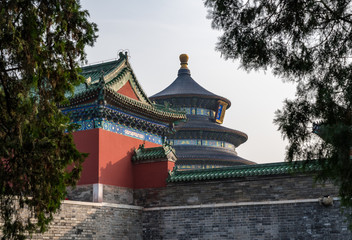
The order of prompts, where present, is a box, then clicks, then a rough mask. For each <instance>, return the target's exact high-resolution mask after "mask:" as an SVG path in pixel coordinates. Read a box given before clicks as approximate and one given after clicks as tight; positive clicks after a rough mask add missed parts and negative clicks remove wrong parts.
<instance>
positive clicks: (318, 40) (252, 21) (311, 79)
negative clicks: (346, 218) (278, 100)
mask: <svg viewBox="0 0 352 240" xmlns="http://www.w3.org/2000/svg"><path fill="white" fill-rule="evenodd" d="M205 6H206V7H208V9H209V17H210V18H211V19H212V26H213V27H214V28H216V29H220V30H222V31H223V33H222V36H221V37H220V38H219V42H218V44H217V50H219V51H220V52H221V53H222V55H223V56H224V57H225V59H240V63H241V66H242V67H243V68H244V69H246V70H253V69H254V70H257V69H265V70H266V69H268V68H269V69H271V70H272V71H273V73H274V74H275V75H277V76H279V77H281V78H282V79H284V80H285V81H292V82H296V83H297V91H296V99H294V100H285V102H284V107H283V109H282V110H278V111H277V112H276V117H275V120H274V122H275V123H276V124H278V127H279V130H280V131H281V132H282V134H283V136H284V137H286V138H287V139H288V141H289V145H288V147H287V153H286V159H287V160H288V161H295V160H313V159H315V160H318V161H319V163H320V166H321V169H322V171H321V172H319V173H317V178H318V179H319V180H323V181H325V180H331V181H333V182H334V183H335V184H337V185H338V186H339V195H340V197H341V203H342V205H344V206H348V207H351V206H352V160H351V159H350V147H351V146H352V132H351V125H352V109H351V104H352V62H351V56H352V55H351V53H352V4H351V1H347V0H260V1H256V0H248V1H247V0H246V1H243V0H206V1H205ZM313 128H314V130H315V131H313Z"/></svg>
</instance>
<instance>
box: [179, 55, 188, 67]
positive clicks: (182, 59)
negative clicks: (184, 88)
mask: <svg viewBox="0 0 352 240" xmlns="http://www.w3.org/2000/svg"><path fill="white" fill-rule="evenodd" d="M188 58H189V57H188V55H187V54H185V53H183V54H181V55H180V62H181V63H180V64H181V68H185V69H188V67H187V65H188Z"/></svg>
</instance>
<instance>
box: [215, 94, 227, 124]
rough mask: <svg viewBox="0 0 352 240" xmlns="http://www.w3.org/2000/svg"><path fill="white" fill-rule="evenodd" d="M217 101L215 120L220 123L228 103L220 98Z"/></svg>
mask: <svg viewBox="0 0 352 240" xmlns="http://www.w3.org/2000/svg"><path fill="white" fill-rule="evenodd" d="M218 103H219V107H218V112H217V113H216V118H215V122H217V123H219V124H222V123H223V121H224V117H225V111H226V108H227V105H228V104H227V103H226V102H224V101H221V100H219V101H218Z"/></svg>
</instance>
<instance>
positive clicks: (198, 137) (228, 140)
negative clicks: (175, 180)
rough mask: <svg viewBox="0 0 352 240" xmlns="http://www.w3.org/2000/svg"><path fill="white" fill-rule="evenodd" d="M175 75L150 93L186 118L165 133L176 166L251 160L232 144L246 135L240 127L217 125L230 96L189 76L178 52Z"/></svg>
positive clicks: (183, 56) (209, 165) (211, 165)
mask: <svg viewBox="0 0 352 240" xmlns="http://www.w3.org/2000/svg"><path fill="white" fill-rule="evenodd" d="M180 61H181V68H180V69H179V71H178V77H177V78H176V80H175V81H174V82H173V83H171V85H169V86H168V87H167V88H165V89H164V90H162V91H161V92H159V93H157V94H155V95H153V96H151V97H150V100H152V101H155V102H156V103H158V104H161V105H164V106H166V107H171V108H174V109H177V110H179V111H184V112H185V113H186V115H187V120H186V121H179V122H177V123H176V125H175V129H176V133H171V134H169V135H168V140H169V142H170V144H171V145H172V146H173V147H174V148H175V150H176V154H177V159H178V161H177V163H176V164H177V166H178V168H180V169H202V168H218V167H226V166H233V165H249V164H255V163H254V162H251V161H248V160H246V159H243V158H241V157H239V156H238V155H237V152H236V148H237V147H238V146H239V145H241V144H242V143H244V142H246V141H247V139H248V136H247V135H246V134H245V133H243V132H240V131H237V130H233V129H229V128H226V127H223V126H221V125H220V124H221V123H222V122H223V118H224V115H225V111H226V110H227V109H228V108H229V107H230V106H231V102H230V100H228V99H226V98H224V97H221V96H218V95H216V94H214V93H212V92H210V91H208V90H206V89H204V88H203V87H202V86H200V85H199V84H198V83H197V82H196V81H194V80H193V78H192V77H191V72H190V70H189V69H188V56H187V55H186V54H181V55H180Z"/></svg>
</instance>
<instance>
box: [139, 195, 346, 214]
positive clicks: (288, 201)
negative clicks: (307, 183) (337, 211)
mask: <svg viewBox="0 0 352 240" xmlns="http://www.w3.org/2000/svg"><path fill="white" fill-rule="evenodd" d="M333 199H334V201H338V200H340V198H338V197H334V198H333ZM319 200H320V199H319V198H312V199H295V200H279V201H262V202H231V203H214V204H200V205H188V206H168V207H151V208H144V209H143V211H160V210H178V209H192V208H220V207H239V206H252V205H276V204H296V203H312V202H316V203H319Z"/></svg>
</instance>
